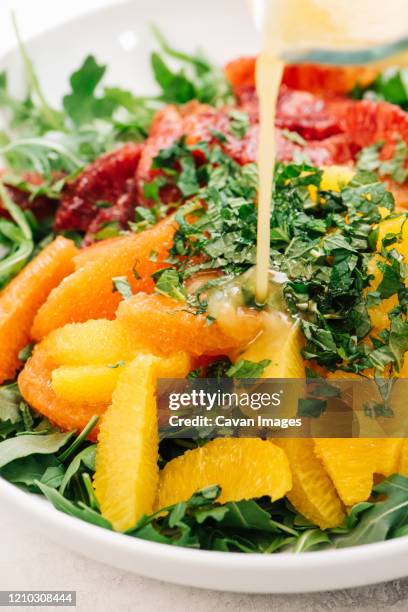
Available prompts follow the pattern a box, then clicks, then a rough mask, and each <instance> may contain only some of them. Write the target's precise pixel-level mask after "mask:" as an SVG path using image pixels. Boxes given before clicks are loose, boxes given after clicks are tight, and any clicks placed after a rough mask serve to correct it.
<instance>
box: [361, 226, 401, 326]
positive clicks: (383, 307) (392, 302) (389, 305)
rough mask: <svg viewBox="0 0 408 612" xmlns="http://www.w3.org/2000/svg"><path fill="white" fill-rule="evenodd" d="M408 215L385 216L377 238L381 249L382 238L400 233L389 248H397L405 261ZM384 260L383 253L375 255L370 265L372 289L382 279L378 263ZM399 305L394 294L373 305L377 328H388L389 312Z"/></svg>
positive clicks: (374, 321) (373, 322) (372, 316)
mask: <svg viewBox="0 0 408 612" xmlns="http://www.w3.org/2000/svg"><path fill="white" fill-rule="evenodd" d="M407 219H408V218H407V215H398V216H396V217H391V218H389V217H388V218H385V219H384V220H383V221H381V223H379V224H378V239H377V250H378V251H381V245H382V240H383V239H384V238H385V237H386V236H387V234H391V235H392V234H399V233H400V232H401V237H400V239H399V240H398V241H396V242H394V243H393V244H391V245H390V246H389V247H387V248H388V249H395V250H396V251H398V252H399V253H401V255H402V256H403V258H404V261H405V263H408V220H407ZM381 260H383V257H382V256H381V255H379V254H378V255H376V256H374V257H373V258H372V259H371V261H370V263H369V266H368V272H369V274H372V275H373V276H374V279H373V280H372V281H371V283H370V289H369V290H370V291H375V290H376V289H377V287H378V285H379V284H380V282H381V280H382V277H383V275H382V272H381V271H380V269H379V268H378V266H377V264H378V263H379V262H380V261H381ZM397 305H398V297H397V295H392V296H391V297H389V298H386V299H384V300H381V302H380V304H378V305H376V306H373V307H372V308H370V309H369V314H370V319H371V323H372V325H373V327H374V329H375V330H377V331H381V330H382V329H388V328H389V326H390V320H389V318H388V313H389V312H390V311H391V310H392V309H393V308H395V307H396V306H397Z"/></svg>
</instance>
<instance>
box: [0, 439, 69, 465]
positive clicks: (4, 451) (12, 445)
mask: <svg viewBox="0 0 408 612" xmlns="http://www.w3.org/2000/svg"><path fill="white" fill-rule="evenodd" d="M71 437H72V432H69V433H60V432H55V433H50V434H45V435H34V434H30V433H28V434H27V433H26V434H22V435H19V436H17V437H16V438H9V439H8V440H4V441H3V442H0V468H2V467H4V466H5V465H7V464H8V463H11V462H12V461H15V460H16V459H21V458H22V457H28V456H29V455H36V454H38V455H49V454H52V453H55V452H57V451H58V450H60V449H61V448H63V447H64V446H65V445H66V443H67V442H68V440H70V438H71Z"/></svg>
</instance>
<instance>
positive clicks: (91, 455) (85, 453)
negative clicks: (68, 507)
mask: <svg viewBox="0 0 408 612" xmlns="http://www.w3.org/2000/svg"><path fill="white" fill-rule="evenodd" d="M95 457H96V445H95V444H93V445H91V446H87V447H85V448H84V449H83V450H82V451H81V452H79V453H78V454H77V455H75V457H74V458H73V459H72V461H71V463H70V464H69V466H68V468H67V470H66V472H65V474H64V477H63V479H62V481H61V483H60V487H59V492H60V493H61V495H63V494H64V492H65V489H66V488H67V486H68V485H69V483H70V481H71V480H72V478H73V477H74V476H75V474H77V472H78V470H79V469H80V467H81V464H83V465H85V466H86V467H87V468H88V469H90V470H91V471H92V472H93V471H95Z"/></svg>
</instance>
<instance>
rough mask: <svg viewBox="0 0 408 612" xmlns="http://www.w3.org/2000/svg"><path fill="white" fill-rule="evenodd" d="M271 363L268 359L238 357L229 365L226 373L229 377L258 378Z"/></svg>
mask: <svg viewBox="0 0 408 612" xmlns="http://www.w3.org/2000/svg"><path fill="white" fill-rule="evenodd" d="M271 363H272V362H271V360H270V359H262V361H258V362H255V361H248V360H247V359H240V360H239V361H237V362H236V363H235V364H234V365H233V366H231V367H230V369H229V370H228V371H227V373H226V374H227V376H229V377H230V378H260V377H261V375H262V374H263V372H264V370H265V369H266V368H267V367H268V365H270V364H271Z"/></svg>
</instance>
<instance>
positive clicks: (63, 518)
mask: <svg viewBox="0 0 408 612" xmlns="http://www.w3.org/2000/svg"><path fill="white" fill-rule="evenodd" d="M0 499H3V500H4V501H8V502H10V503H11V504H12V505H14V506H15V507H17V508H18V509H19V510H21V511H23V512H24V513H30V514H31V515H32V516H33V517H34V518H35V517H37V518H40V519H41V522H42V523H44V522H45V521H47V523H48V524H52V525H53V526H54V527H57V528H60V529H63V530H69V531H71V532H75V534H76V535H80V536H81V538H86V539H87V540H88V542H97V543H98V544H101V543H104V544H106V545H108V546H109V547H110V548H114V549H121V550H122V551H123V550H126V552H127V553H130V554H137V555H139V554H144V555H145V556H146V555H148V556H149V557H150V558H160V560H162V561H172V562H173V563H184V562H185V561H186V559H188V561H189V563H190V564H193V565H195V566H196V567H198V566H200V567H201V568H203V565H204V566H205V565H207V566H211V567H212V568H213V569H214V567H219V568H220V569H225V568H226V566H228V567H229V568H230V569H234V568H242V567H244V566H246V567H248V563H250V566H251V569H256V568H259V569H263V570H265V569H270V570H273V569H278V568H279V569H280V570H283V571H284V570H296V569H298V570H299V569H302V568H304V567H305V563H307V567H308V569H310V570H311V569H313V568H318V567H322V566H324V567H325V568H329V567H336V568H337V569H341V567H342V566H345V565H348V564H349V562H350V560H351V557H352V558H353V562H355V563H358V562H364V561H365V560H367V557H369V558H370V562H374V561H375V560H376V559H378V560H379V561H382V562H384V561H385V560H386V559H387V558H391V557H395V556H396V555H398V554H402V553H405V554H406V553H407V552H408V536H401V537H399V538H395V539H393V540H386V541H384V542H376V543H372V544H361V545H358V546H353V547H349V548H341V549H338V548H333V549H328V550H317V551H308V552H307V553H300V554H294V553H291V552H278V553H276V554H270V555H267V554H263V553H251V554H250V555H247V554H244V553H240V552H224V551H212V550H201V549H193V548H185V547H181V546H171V545H169V544H162V543H158V542H151V541H150V540H143V539H141V538H136V537H132V536H129V535H126V534H124V533H119V532H115V531H110V530H108V529H104V528H103V527H99V526H97V525H92V524H91V523H87V522H86V521H82V520H81V519H78V518H76V517H73V516H70V515H68V514H65V513H64V512H61V511H59V510H57V509H56V508H54V506H52V504H51V503H50V502H48V501H47V500H46V499H45V498H43V497H42V496H40V495H37V494H35V493H30V492H26V491H23V490H22V489H20V488H19V487H18V486H17V485H14V484H12V483H10V482H8V481H7V480H5V479H4V478H3V477H0ZM28 500H29V505H28V504H27V502H28ZM248 557H250V558H251V561H249V559H248Z"/></svg>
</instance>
